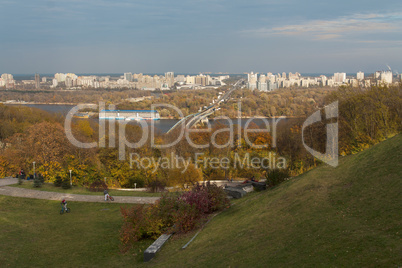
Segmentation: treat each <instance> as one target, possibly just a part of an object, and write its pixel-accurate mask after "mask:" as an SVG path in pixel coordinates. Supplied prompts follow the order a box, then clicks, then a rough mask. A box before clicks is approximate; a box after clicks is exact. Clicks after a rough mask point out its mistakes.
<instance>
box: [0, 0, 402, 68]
mask: <svg viewBox="0 0 402 268" xmlns="http://www.w3.org/2000/svg"><path fill="white" fill-rule="evenodd" d="M0 25H1V27H0V55H1V56H0V73H12V74H31V73H56V72H65V73H66V72H73V73H123V72H137V73H138V72H143V73H163V72H168V71H173V72H176V73H199V72H229V73H243V72H250V71H254V72H260V73H261V72H300V73H333V72H347V73H355V72H357V71H364V72H366V73H369V72H374V71H377V70H386V69H388V67H387V65H388V66H390V67H391V68H392V70H393V71H398V70H399V72H402V1H400V0H382V1H378V0H375V1H374V0H347V1H346V0H337V1H325V0H321V1H313V0H303V1H300V0H282V1H273V0H248V1H245V0H171V1H166V0H165V1H162V0H132V1H129V0H114V1H107V0H86V1H84V0H69V1H64V0H57V1H56V0H35V1H32V0H0Z"/></svg>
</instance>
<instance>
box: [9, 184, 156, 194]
mask: <svg viewBox="0 0 402 268" xmlns="http://www.w3.org/2000/svg"><path fill="white" fill-rule="evenodd" d="M10 186H12V187H19V188H25V189H32V190H38V191H48V192H58V193H68V194H82V195H103V192H91V191H89V190H88V189H87V188H85V187H81V186H73V187H72V188H71V189H66V190H65V189H63V188H61V187H55V186H54V185H53V183H44V184H43V185H42V187H40V188H34V187H33V181H24V182H23V183H22V184H21V185H18V184H14V185H10ZM108 191H109V194H110V195H111V196H139V197H145V196H149V197H154V196H156V197H159V196H161V193H148V192H140V191H121V190H113V189H110V190H108Z"/></svg>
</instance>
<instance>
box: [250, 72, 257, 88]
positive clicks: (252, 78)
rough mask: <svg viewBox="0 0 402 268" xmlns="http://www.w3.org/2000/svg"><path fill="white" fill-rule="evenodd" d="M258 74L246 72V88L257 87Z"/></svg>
mask: <svg viewBox="0 0 402 268" xmlns="http://www.w3.org/2000/svg"><path fill="white" fill-rule="evenodd" d="M257 78H258V75H257V74H255V73H253V72H251V73H248V74H247V81H248V88H249V89H251V90H254V89H256V88H257Z"/></svg>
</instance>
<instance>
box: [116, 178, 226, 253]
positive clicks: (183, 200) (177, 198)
mask: <svg viewBox="0 0 402 268" xmlns="http://www.w3.org/2000/svg"><path fill="white" fill-rule="evenodd" d="M229 205H230V202H229V199H228V198H227V197H226V194H225V192H224V191H223V189H222V188H220V187H218V186H216V185H215V184H209V183H207V184H206V185H196V186H195V187H194V188H193V189H192V190H191V191H189V192H184V193H181V194H179V193H170V194H168V193H167V194H164V195H162V197H161V198H160V199H159V200H158V201H157V202H156V203H155V204H154V205H150V206H136V207H133V208H131V209H124V208H121V213H122V215H123V218H124V224H123V226H122V228H121V231H120V239H121V241H122V243H123V248H122V250H123V251H127V250H128V249H129V248H130V247H131V245H132V244H133V243H134V242H135V241H138V240H140V239H144V238H153V239H156V238H157V237H158V236H159V235H161V234H162V233H163V232H166V231H168V230H171V231H174V232H182V233H185V232H188V231H191V230H193V229H195V228H197V227H198V226H199V225H200V224H201V223H202V220H203V219H205V218H206V217H207V215H208V214H210V213H212V212H215V211H219V210H222V209H224V208H227V207H229Z"/></svg>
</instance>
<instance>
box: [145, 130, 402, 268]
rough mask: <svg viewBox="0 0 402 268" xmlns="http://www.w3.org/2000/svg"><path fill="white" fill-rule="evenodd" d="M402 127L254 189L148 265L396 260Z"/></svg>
mask: <svg viewBox="0 0 402 268" xmlns="http://www.w3.org/2000/svg"><path fill="white" fill-rule="evenodd" d="M401 179H402V135H398V136H395V137H393V138H391V139H389V140H386V141H384V142H382V143H380V144H377V145H375V146H373V147H372V148H370V149H368V150H366V151H364V152H361V153H359V154H356V155H350V156H347V157H343V158H341V159H340V164H339V166H338V167H336V168H332V167H330V166H327V165H322V166H320V167H318V168H316V169H313V170H311V171H309V172H307V173H305V174H303V175H301V176H299V177H296V178H294V179H292V180H290V181H287V182H285V183H283V184H282V185H280V186H279V187H277V188H275V189H272V190H269V191H266V192H260V193H253V194H251V195H249V196H247V197H246V198H244V199H241V200H239V201H238V202H237V203H236V204H235V205H234V206H233V207H232V208H230V209H229V210H227V211H225V212H223V213H221V214H220V215H218V216H217V217H215V218H214V219H213V220H212V221H211V222H210V223H209V224H208V225H207V226H206V227H205V229H204V230H203V231H202V232H201V233H200V234H199V235H198V237H197V238H196V239H195V240H194V241H193V242H192V243H191V244H190V246H189V247H188V248H187V249H185V250H182V249H181V247H182V246H183V245H184V244H185V243H186V242H187V241H188V240H189V239H190V238H191V236H192V235H186V236H184V237H180V238H174V239H172V240H171V241H169V242H168V243H167V245H165V247H164V248H163V249H162V251H161V252H159V253H158V255H157V257H156V258H155V259H154V260H152V261H151V262H150V263H149V265H152V266H154V265H156V266H172V267H188V266H202V267H287V266H292V267H312V266H315V267H317V266H318V267H374V266H381V267H400V266H401V265H402V241H401V234H402V230H401V224H402V217H401V215H402V213H401V212H402V195H401V193H402V181H401Z"/></svg>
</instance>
